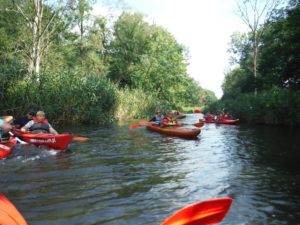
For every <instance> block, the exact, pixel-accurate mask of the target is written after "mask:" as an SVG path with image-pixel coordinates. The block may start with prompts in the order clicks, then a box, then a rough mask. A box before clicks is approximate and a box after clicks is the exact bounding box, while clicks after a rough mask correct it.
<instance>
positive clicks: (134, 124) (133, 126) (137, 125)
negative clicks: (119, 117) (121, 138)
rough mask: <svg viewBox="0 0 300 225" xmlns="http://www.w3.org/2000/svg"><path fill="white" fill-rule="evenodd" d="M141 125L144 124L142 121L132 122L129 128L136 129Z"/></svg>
mask: <svg viewBox="0 0 300 225" xmlns="http://www.w3.org/2000/svg"><path fill="white" fill-rule="evenodd" d="M140 126H142V125H141V124H140V122H137V123H132V124H130V125H129V129H136V128H139V127H140Z"/></svg>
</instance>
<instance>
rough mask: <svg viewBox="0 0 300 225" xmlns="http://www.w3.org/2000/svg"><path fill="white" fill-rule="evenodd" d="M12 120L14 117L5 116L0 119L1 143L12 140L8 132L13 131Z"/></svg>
mask: <svg viewBox="0 0 300 225" xmlns="http://www.w3.org/2000/svg"><path fill="white" fill-rule="evenodd" d="M12 120H13V117H12V116H5V117H2V118H0V141H7V140H8V139H9V138H10V135H9V133H8V132H9V131H10V130H11V129H12V126H11V125H10V123H11V122H12Z"/></svg>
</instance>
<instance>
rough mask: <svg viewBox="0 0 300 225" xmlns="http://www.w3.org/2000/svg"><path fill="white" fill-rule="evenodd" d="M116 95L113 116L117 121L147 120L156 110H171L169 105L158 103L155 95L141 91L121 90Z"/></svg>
mask: <svg viewBox="0 0 300 225" xmlns="http://www.w3.org/2000/svg"><path fill="white" fill-rule="evenodd" d="M117 93H118V107H117V110H116V114H115V115H116V119H118V120H128V119H138V118H148V117H150V116H151V115H153V114H154V112H155V110H156V109H160V110H162V111H167V110H170V109H171V106H170V105H169V103H167V102H165V101H161V100H160V101H159V100H157V99H158V98H157V96H156V95H154V94H149V93H145V92H144V91H143V90H141V89H132V90H130V89H121V90H118V92H117Z"/></svg>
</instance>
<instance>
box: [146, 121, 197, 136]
mask: <svg viewBox="0 0 300 225" xmlns="http://www.w3.org/2000/svg"><path fill="white" fill-rule="evenodd" d="M146 127H147V129H148V130H151V131H154V132H158V133H160V134H166V135H170V136H177V137H182V138H195V137H197V136H198V135H199V134H200V132H201V130H200V129H185V128H181V127H166V128H162V127H159V126H153V125H152V124H151V123H150V124H148V125H147V126H146Z"/></svg>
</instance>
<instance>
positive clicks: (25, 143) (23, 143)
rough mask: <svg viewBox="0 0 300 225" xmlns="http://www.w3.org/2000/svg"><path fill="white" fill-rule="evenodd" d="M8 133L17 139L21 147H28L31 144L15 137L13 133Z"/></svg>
mask: <svg viewBox="0 0 300 225" xmlns="http://www.w3.org/2000/svg"><path fill="white" fill-rule="evenodd" d="M8 133H9V134H10V136H12V137H14V139H16V140H17V142H19V143H20V144H21V145H27V144H29V143H27V142H25V141H22V140H21V139H20V138H18V137H15V135H14V134H13V133H12V132H11V131H9V132H8Z"/></svg>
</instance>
